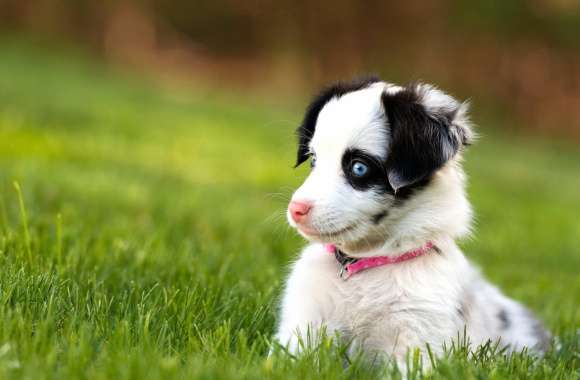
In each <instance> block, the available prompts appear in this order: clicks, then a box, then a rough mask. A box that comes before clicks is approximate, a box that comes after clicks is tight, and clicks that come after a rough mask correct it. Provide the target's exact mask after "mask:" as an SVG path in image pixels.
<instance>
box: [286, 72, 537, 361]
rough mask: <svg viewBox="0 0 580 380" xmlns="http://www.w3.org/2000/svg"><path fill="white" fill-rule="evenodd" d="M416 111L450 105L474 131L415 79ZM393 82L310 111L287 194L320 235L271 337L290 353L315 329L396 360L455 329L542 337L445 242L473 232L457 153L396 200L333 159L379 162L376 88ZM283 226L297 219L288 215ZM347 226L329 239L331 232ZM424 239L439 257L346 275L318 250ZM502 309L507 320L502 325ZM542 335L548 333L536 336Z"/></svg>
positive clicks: (393, 249) (512, 345)
mask: <svg viewBox="0 0 580 380" xmlns="http://www.w3.org/2000/svg"><path fill="white" fill-rule="evenodd" d="M422 89H424V91H425V96H424V97H423V102H424V106H425V107H426V108H427V109H429V110H430V111H432V112H438V110H443V111H445V110H448V109H457V112H456V114H455V115H456V116H455V119H454V120H453V128H462V129H463V130H462V132H463V133H464V135H468V136H471V131H470V129H469V122H468V120H467V115H466V111H467V105H465V104H463V105H461V104H459V103H458V102H457V101H456V100H455V99H453V98H451V97H450V96H448V95H446V94H444V93H443V92H441V91H439V90H436V89H435V88H433V87H431V86H427V85H423V87H422ZM400 90H401V87H398V86H393V85H389V84H386V83H383V82H379V83H375V84H373V85H372V86H370V87H368V88H366V89H364V90H359V91H356V92H352V93H348V94H346V95H344V96H342V97H340V98H337V99H333V100H331V101H330V102H329V103H327V105H326V106H325V107H324V108H323V109H322V111H321V112H320V114H319V117H318V121H317V125H316V130H315V134H314V136H313V138H312V140H311V142H310V148H311V151H312V152H313V153H315V154H316V157H317V161H316V167H315V168H314V169H313V171H312V173H311V174H310V175H309V177H308V178H307V179H306V181H305V182H304V184H303V185H302V186H301V187H300V188H299V189H298V190H297V191H296V192H295V194H294V196H293V200H301V201H303V200H307V201H309V202H312V203H313V204H314V208H313V210H312V225H313V226H314V227H316V228H317V229H318V230H320V231H322V232H325V231H327V232H328V234H326V235H325V234H324V233H322V234H321V236H318V237H313V236H309V235H306V234H303V235H304V236H306V237H307V238H308V239H309V240H311V241H312V243H311V244H310V245H309V246H307V247H306V248H305V249H304V250H303V251H302V253H301V255H300V257H299V258H298V260H297V261H296V262H294V264H293V266H292V270H291V273H290V276H289V277H288V279H287V282H286V287H285V291H284V296H283V302H282V307H281V314H280V321H279V328H278V333H277V339H278V340H279V342H280V343H281V344H283V345H288V347H289V349H290V350H291V351H294V352H297V351H299V349H300V348H299V344H298V340H299V336H300V335H302V338H305V335H306V332H307V331H308V330H313V333H314V334H316V332H317V331H318V330H319V329H320V328H322V327H324V328H325V329H326V331H327V333H329V334H332V333H333V332H334V331H337V332H339V333H340V336H341V337H344V338H346V339H347V340H348V341H350V340H352V342H353V343H352V348H353V349H359V348H361V349H363V350H364V351H365V352H373V353H384V354H387V355H389V356H392V357H394V358H395V359H396V360H397V361H399V362H403V361H404V357H405V355H406V353H407V351H408V350H409V349H415V348H418V349H421V350H424V349H425V345H426V344H429V345H430V346H431V348H432V350H433V351H434V352H435V353H438V354H440V353H441V352H442V350H443V345H444V344H445V343H446V344H450V343H451V341H452V340H453V339H454V338H457V337H458V334H459V335H463V331H464V328H465V330H466V332H467V336H468V338H469V340H470V342H471V343H472V344H474V345H479V344H482V343H485V342H486V341H488V340H492V341H497V340H500V342H501V344H503V345H507V346H508V347H509V349H511V350H520V349H522V348H523V347H529V348H530V349H532V350H538V352H539V351H540V346H542V345H543V344H545V339H544V340H542V339H543V338H546V335H542V331H543V330H541V328H540V327H539V326H540V325H539V323H538V322H537V321H536V320H535V319H534V318H533V317H532V316H531V315H530V313H529V312H528V311H527V310H526V309H525V308H523V307H522V306H520V305H519V304H518V303H516V302H514V301H512V300H510V299H508V298H507V297H505V296H504V295H503V294H502V293H501V292H500V291H499V290H498V289H497V288H495V287H494V286H492V285H490V284H489V283H487V282H486V281H485V280H484V279H483V278H482V276H481V275H480V274H479V272H478V271H477V270H476V269H474V267H473V266H472V265H471V264H470V263H469V262H468V261H467V260H466V258H465V256H464V255H463V253H462V252H461V250H460V249H459V248H458V247H457V245H456V244H455V241H454V239H456V238H458V237H461V236H464V235H465V234H467V233H468V232H469V230H470V219H471V208H470V205H469V202H468V200H467V198H466V196H465V191H464V181H465V179H464V174H463V171H462V169H461V167H460V153H458V154H456V155H455V156H454V157H453V158H452V159H451V160H450V161H448V162H447V164H446V165H445V166H444V167H443V168H442V169H440V170H439V171H438V172H437V173H436V174H435V176H434V178H433V180H432V181H431V183H430V184H429V185H428V187H427V188H426V189H424V190H423V191H421V192H419V193H417V194H416V195H414V196H412V197H411V198H410V199H409V200H407V201H406V202H405V203H403V205H402V206H400V207H391V206H392V204H393V202H394V200H393V199H392V197H384V196H383V197H378V196H376V194H374V193H372V192H364V191H355V190H354V189H353V188H352V187H350V186H349V185H348V184H347V183H346V182H345V181H344V178H343V175H342V173H341V170H342V169H341V157H342V154H343V152H344V151H345V150H346V149H347V148H352V147H356V148H360V149H364V150H366V151H368V152H372V153H373V154H375V155H378V156H381V157H385V155H388V151H387V150H386V149H385V147H386V146H388V144H389V133H388V130H386V129H385V127H384V125H385V123H386V120H385V117H386V116H385V111H384V110H383V108H382V103H381V101H380V96H381V94H382V92H383V91H388V92H390V93H393V92H397V91H400ZM384 207H389V210H390V213H389V214H388V216H387V217H386V218H384V220H382V222H381V223H380V224H379V225H378V226H377V225H373V224H372V223H371V222H370V221H369V219H370V217H371V216H372V215H373V214H374V213H376V212H377V210H380V209H381V208H384ZM289 222H290V224H291V225H293V226H296V225H295V223H294V221H293V220H292V219H291V218H289ZM344 228H350V229H349V230H348V231H347V232H344V233H341V234H337V235H333V233H332V231H337V230H341V229H344ZM427 241H432V242H433V243H434V244H435V245H436V246H437V247H438V249H439V251H440V254H439V253H435V252H431V253H429V254H427V255H424V256H421V257H419V258H416V259H413V260H410V261H406V262H402V263H399V264H394V265H387V266H381V267H377V268H372V269H369V270H367V271H364V272H361V273H358V274H356V275H354V276H352V277H351V278H349V279H348V280H346V281H345V280H342V279H341V278H340V277H339V276H338V271H339V269H340V266H339V264H338V263H337V261H336V260H335V258H334V256H333V255H329V254H327V253H325V252H324V249H323V245H322V243H324V242H332V243H335V244H337V245H338V247H339V248H340V249H341V250H343V251H345V252H346V253H347V254H349V255H350V256H353V257H368V256H377V255H396V254H399V253H402V252H405V251H407V250H410V249H414V248H417V247H420V246H422V245H424V244H425V243H426V242H427ZM500 313H504V314H505V315H504V317H507V318H508V319H509V322H508V324H509V326H505V321H502V318H501V316H500ZM544 334H545V333H544Z"/></svg>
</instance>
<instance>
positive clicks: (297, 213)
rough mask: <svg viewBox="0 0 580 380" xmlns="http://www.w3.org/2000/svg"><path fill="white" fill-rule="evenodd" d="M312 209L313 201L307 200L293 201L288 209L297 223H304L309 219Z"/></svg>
mask: <svg viewBox="0 0 580 380" xmlns="http://www.w3.org/2000/svg"><path fill="white" fill-rule="evenodd" d="M311 209H312V203H309V202H305V201H292V202H290V204H289V205H288V211H290V216H292V219H293V220H294V221H295V222H296V223H303V222H304V221H306V219H308V214H309V213H310V210H311Z"/></svg>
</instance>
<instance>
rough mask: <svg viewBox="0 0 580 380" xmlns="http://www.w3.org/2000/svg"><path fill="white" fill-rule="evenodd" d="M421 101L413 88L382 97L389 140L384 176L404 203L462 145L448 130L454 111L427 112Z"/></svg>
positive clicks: (419, 91) (414, 87)
mask: <svg viewBox="0 0 580 380" xmlns="http://www.w3.org/2000/svg"><path fill="white" fill-rule="evenodd" d="M422 97H423V94H422V93H421V89H420V88H419V87H418V86H416V85H409V86H407V87H405V88H404V89H403V90H402V91H400V92H397V93H395V94H388V93H384V94H383V96H382V101H383V105H384V108H385V112H386V115H387V121H388V124H389V127H390V136H391V145H390V149H389V157H388V159H387V163H386V167H387V176H388V180H389V183H390V184H391V187H392V188H393V189H394V190H395V193H396V194H397V196H398V197H399V198H401V197H402V198H403V199H404V198H405V197H406V196H409V195H410V194H411V193H412V191H411V192H409V190H416V189H415V188H417V187H424V186H426V185H427V184H428V182H429V178H430V177H431V176H432V175H433V173H435V172H436V171H437V170H438V169H440V168H441V167H442V166H443V165H444V164H445V162H447V161H448V160H449V159H450V158H451V157H453V155H454V154H455V153H456V152H457V150H458V149H459V147H460V145H461V142H460V141H458V139H457V138H456V137H455V136H454V135H453V134H452V133H451V129H450V128H451V123H452V120H453V118H454V117H455V113H456V112H457V110H453V111H444V110H441V111H438V112H436V113H435V112H429V111H428V110H427V109H426V108H425V107H424V106H423V105H422V104H421V101H422ZM401 190H404V193H403V194H399V193H400V192H401Z"/></svg>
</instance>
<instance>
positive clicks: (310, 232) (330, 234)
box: [296, 224, 356, 239]
mask: <svg viewBox="0 0 580 380" xmlns="http://www.w3.org/2000/svg"><path fill="white" fill-rule="evenodd" d="M296 228H298V230H299V231H300V232H302V233H303V234H304V235H307V236H309V237H313V238H326V239H329V238H336V237H338V236H340V235H343V234H345V233H347V232H350V231H352V230H354V229H355V228H356V225H355V224H351V225H349V226H346V227H344V228H340V229H336V230H328V231H323V230H320V229H318V228H314V227H306V226H301V225H298V226H296Z"/></svg>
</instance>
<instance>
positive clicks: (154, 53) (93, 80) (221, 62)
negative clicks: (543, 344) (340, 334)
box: [0, 0, 580, 379]
mask: <svg viewBox="0 0 580 380" xmlns="http://www.w3.org/2000/svg"><path fill="white" fill-rule="evenodd" d="M579 36H580V3H579V2H577V1H572V0H552V1H548V0H534V1H525V2H524V1H504V2H499V1H497V2H496V1H472V2H460V1H421V2H408V3H405V4H403V3H402V2H385V1H382V2H378V1H376V2H375V1H370V2H355V1H334V2H326V1H321V2H316V3H315V4H314V3H311V2H302V1H298V2H290V1H279V2H275V3H273V2H272V3H271V2H260V1H249V2H241V1H213V2H209V1H196V2H185V1H163V2H162V1H154V0H149V1H147V0H143V1H93V2H89V1H82V0H78V1H64V0H61V1H56V0H38V1H34V2H32V1H30V2H28V1H16V0H9V1H7V0H0V266H1V268H2V270H1V271H0V377H1V378H35V379H37V378H59V379H61V378H64V377H71V378H102V379H108V378H250V379H254V378H263V377H268V378H280V379H287V378H300V379H304V378H354V377H360V378H363V377H369V378H375V377H376V376H377V375H378V372H380V371H381V370H380V369H375V368H370V369H369V368H367V367H365V366H364V365H363V364H361V363H359V362H358V361H356V360H355V361H353V363H352V364H351V365H350V366H348V367H343V365H342V364H343V358H342V356H341V354H340V352H336V351H333V350H331V349H329V348H328V347H320V348H319V350H320V352H318V353H317V355H316V357H314V356H308V355H307V356H306V357H303V358H291V357H288V356H287V355H283V354H282V353H277V354H275V355H274V357H273V358H271V359H268V358H267V355H266V353H267V351H268V349H269V339H270V337H271V335H272V333H273V331H274V326H275V318H276V305H277V302H278V298H277V297H278V295H279V294H280V290H281V289H280V287H281V284H282V280H283V278H284V276H285V274H286V272H287V265H288V263H289V262H291V260H292V258H293V257H294V255H295V254H296V252H297V251H298V250H299V249H300V246H301V245H302V244H303V242H302V240H301V239H300V238H298V237H297V236H296V235H295V234H294V233H293V232H292V231H291V230H290V229H289V228H288V227H287V226H286V222H285V219H284V210H285V207H286V203H287V201H288V199H289V197H290V195H291V193H292V190H293V189H294V188H295V187H296V186H298V185H299V184H300V182H301V181H302V179H303V178H304V176H305V174H306V169H304V168H301V169H298V170H293V169H291V166H292V164H293V158H294V135H293V132H294V129H295V128H296V126H297V124H298V123H299V122H300V119H301V117H302V112H303V109H304V107H305V106H306V104H307V102H308V99H309V97H310V96H311V94H312V93H313V92H314V91H316V90H317V89H318V87H319V86H321V85H324V84H327V83H328V82H329V81H332V80H335V79H348V78H350V77H352V76H355V75H357V74H361V73H367V72H375V73H378V74H380V75H381V76H382V77H383V78H384V79H385V80H388V81H394V82H398V83H406V82H409V81H413V80H417V79H421V80H424V81H428V82H432V83H434V84H436V85H439V86H440V87H442V88H444V89H445V90H447V91H449V92H451V93H452V94H454V95H455V96H457V97H458V98H460V99H470V100H471V102H472V108H473V119H474V122H475V123H476V124H477V130H478V132H479V133H480V134H481V138H480V140H479V141H478V143H477V144H475V145H474V146H473V147H471V148H470V150H469V151H468V153H467V155H466V162H465V165H466V170H467V172H468V175H469V188H468V191H469V195H470V198H471V200H472V202H473V204H474V208H475V211H476V220H475V234H474V236H473V237H472V238H471V239H468V240H467V241H465V242H462V246H463V248H464V249H465V252H466V253H467V255H468V256H469V258H470V259H472V260H473V261H474V262H475V263H476V264H478V265H479V266H481V268H482V271H483V272H484V273H485V275H486V276H488V277H489V278H490V279H491V280H492V281H494V282H495V283H497V284H498V285H499V286H500V287H501V288H502V289H504V290H505V291H506V292H507V293H508V294H509V295H510V296H513V297H515V298H517V299H519V300H521V301H522V302H524V303H525V304H526V305H529V307H530V308H531V309H532V310H533V311H534V312H536V313H537V314H538V315H539V316H540V317H541V318H542V319H543V320H544V321H545V323H546V325H547V326H548V328H549V329H550V330H551V331H552V332H553V333H554V334H555V335H556V336H557V339H556V340H555V342H554V346H553V349H552V351H551V352H550V353H549V354H548V355H547V356H546V358H544V359H543V360H541V361H540V364H537V363H535V362H534V361H533V360H531V359H530V358H529V357H527V356H526V355H522V356H517V357H512V358H505V357H502V356H501V355H492V356H491V357H490V358H488V357H487V356H486V355H485V352H484V353H482V354H480V355H479V356H476V357H475V358H473V357H471V358H470V357H469V356H468V355H467V354H465V353H464V352H462V351H461V350H459V351H457V352H454V353H453V354H450V356H449V357H447V358H444V359H442V360H441V361H440V362H438V365H437V369H436V370H435V372H434V373H432V374H423V375H418V376H419V377H421V376H426V377H432V378H537V379H540V378H562V379H568V378H578V377H579V373H578V347H579V342H580V335H579V331H580V306H579V300H580V276H579V275H578V268H580V249H579V248H578V242H577V240H578V237H580V218H579V216H578V215H579V212H580V191H579V189H580V148H579V146H578V143H579V141H580V65H579V62H580V59H579V58H580V39H579V38H578V37H579Z"/></svg>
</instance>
